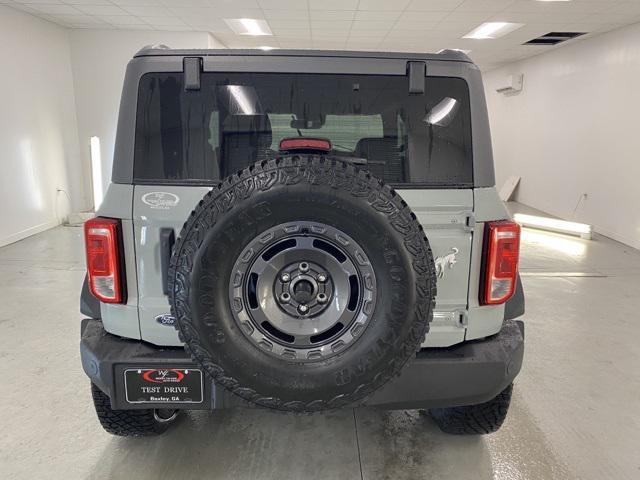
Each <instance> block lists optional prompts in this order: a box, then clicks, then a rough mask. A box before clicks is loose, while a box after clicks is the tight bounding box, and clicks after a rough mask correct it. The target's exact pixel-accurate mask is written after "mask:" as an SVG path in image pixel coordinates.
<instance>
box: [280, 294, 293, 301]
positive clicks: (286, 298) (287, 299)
mask: <svg viewBox="0 0 640 480" xmlns="http://www.w3.org/2000/svg"><path fill="white" fill-rule="evenodd" d="M280 300H281V301H283V302H285V303H288V302H289V300H291V295H289V294H288V293H287V292H284V293H283V294H282V295H280Z"/></svg>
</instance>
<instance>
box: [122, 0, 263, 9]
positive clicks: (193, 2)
mask: <svg viewBox="0 0 640 480" xmlns="http://www.w3.org/2000/svg"><path fill="white" fill-rule="evenodd" d="M125 1H130V0H125ZM133 1H136V0H133ZM139 1H140V2H146V1H148V0H139ZM159 3H161V4H162V5H164V6H165V7H173V8H182V7H211V2H209V0H160V2H159ZM141 4H142V5H144V4H143V3H141ZM256 8H257V7H256Z"/></svg>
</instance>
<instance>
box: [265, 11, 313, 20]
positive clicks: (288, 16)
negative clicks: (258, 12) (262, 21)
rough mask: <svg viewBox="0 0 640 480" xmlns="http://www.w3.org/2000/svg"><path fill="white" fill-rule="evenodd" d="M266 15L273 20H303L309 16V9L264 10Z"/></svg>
mask: <svg viewBox="0 0 640 480" xmlns="http://www.w3.org/2000/svg"><path fill="white" fill-rule="evenodd" d="M263 13H264V17H265V18H266V19H267V20H269V21H271V20H272V19H273V20H302V19H308V18H309V12H308V11H307V10H263Z"/></svg>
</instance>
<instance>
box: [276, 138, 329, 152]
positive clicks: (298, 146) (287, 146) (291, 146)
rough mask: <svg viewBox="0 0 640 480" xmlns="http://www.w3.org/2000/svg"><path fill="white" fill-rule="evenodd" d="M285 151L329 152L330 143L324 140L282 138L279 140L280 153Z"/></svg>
mask: <svg viewBox="0 0 640 480" xmlns="http://www.w3.org/2000/svg"><path fill="white" fill-rule="evenodd" d="M286 150H320V151H322V152H329V151H331V142H330V141H329V140H326V139H324V138H307V137H299V138H283V139H282V140H280V151H286Z"/></svg>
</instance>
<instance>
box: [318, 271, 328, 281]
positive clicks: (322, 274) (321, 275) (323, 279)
mask: <svg viewBox="0 0 640 480" xmlns="http://www.w3.org/2000/svg"><path fill="white" fill-rule="evenodd" d="M317 280H318V281H319V282H320V283H324V282H326V281H327V276H326V275H325V274H324V273H321V274H320V275H318V278H317Z"/></svg>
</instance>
